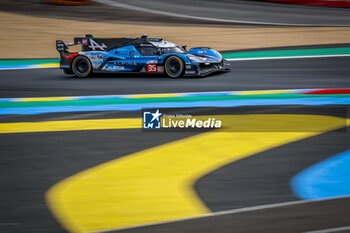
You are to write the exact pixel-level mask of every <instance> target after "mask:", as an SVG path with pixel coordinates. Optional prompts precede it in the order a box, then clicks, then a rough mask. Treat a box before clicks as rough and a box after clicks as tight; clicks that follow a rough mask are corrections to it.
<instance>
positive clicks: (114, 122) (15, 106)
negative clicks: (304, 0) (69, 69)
mask: <svg viewBox="0 0 350 233" xmlns="http://www.w3.org/2000/svg"><path fill="white" fill-rule="evenodd" d="M349 54H350V51H349V48H348V47H344V46H342V47H339V46H338V47H331V46H328V47H327V46H326V47H325V46H322V47H317V48H315V47H313V48H293V49H282V50H262V51H240V52H229V53H226V54H225V55H224V56H225V58H226V59H229V60H230V63H231V71H230V72H228V73H222V74H215V75H212V76H208V77H204V78H182V79H176V80H172V79H168V78H166V77H164V76H162V75H148V74H108V75H107V74H101V75H97V74H96V75H94V76H93V77H91V78H87V79H78V78H74V77H72V76H66V75H64V74H63V72H61V71H60V70H59V69H57V60H55V59H53V60H51V59H50V60H37V61H33V60H31V61H29V62H28V60H15V61H14V60H12V61H8V60H7V61H0V69H2V70H0V75H1V79H0V83H1V85H0V88H1V92H0V93H1V99H0V137H1V140H0V145H1V148H2V154H3V156H2V157H1V160H2V161H1V164H3V166H2V169H1V172H2V177H6V178H4V179H2V180H1V185H2V187H3V191H2V192H1V198H2V200H6V202H1V208H2V209H6V210H7V211H6V213H0V216H1V219H3V220H2V223H0V227H1V229H4V230H3V231H4V232H9V233H11V232H36V233H41V232H67V231H68V232H152V233H158V232H159V233H160V232H162V233H164V232H166V233H170V232H174V233H175V232H186V233H187V232H188V233H189V232H195V233H196V232H207V233H209V232H213V231H220V232H233V230H234V232H308V231H319V230H324V229H334V228H335V229H337V228H339V229H345V228H346V227H348V226H349V225H350V220H349V218H348V216H350V215H349V214H350V210H349V208H348V206H349V203H350V199H349V198H348V195H350V190H349V189H348V187H349V177H350V176H349V173H348V171H347V169H346V168H347V165H348V164H349V162H348V161H349V149H350V140H349V138H350V137H349V132H348V130H347V129H348V125H349V116H348V112H349V111H348V106H349V103H350V89H349V87H350V81H349V75H350V68H349V66H348V64H349V61H350V56H349ZM47 67H51V68H50V69H48V68H47ZM37 68H42V69H37ZM142 109H160V111H163V110H164V111H168V112H170V113H174V114H191V115H193V116H196V117H197V118H199V119H201V118H203V119H206V118H208V117H209V116H210V117H214V118H216V119H220V120H221V121H222V122H223V127H222V128H221V129H218V130H211V131H186V130H184V131H181V130H178V131H176V132H161V131H160V132H154V131H152V132H145V131H142V130H141V127H142V119H141V110H142ZM327 179H328V180H327ZM329 232H330V231H329Z"/></svg>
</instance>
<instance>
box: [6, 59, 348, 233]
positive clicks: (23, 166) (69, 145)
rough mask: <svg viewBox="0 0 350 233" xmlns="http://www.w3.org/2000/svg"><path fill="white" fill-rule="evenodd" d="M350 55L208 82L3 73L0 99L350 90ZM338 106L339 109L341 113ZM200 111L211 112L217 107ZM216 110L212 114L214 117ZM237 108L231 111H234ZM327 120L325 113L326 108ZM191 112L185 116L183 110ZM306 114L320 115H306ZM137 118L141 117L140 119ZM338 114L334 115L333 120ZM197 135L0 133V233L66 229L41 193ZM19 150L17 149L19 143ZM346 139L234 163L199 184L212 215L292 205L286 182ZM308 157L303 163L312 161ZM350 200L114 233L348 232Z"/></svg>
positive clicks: (259, 65)
mask: <svg viewBox="0 0 350 233" xmlns="http://www.w3.org/2000/svg"><path fill="white" fill-rule="evenodd" d="M349 61H350V60H349V58H348V57H342V58H307V59H286V60H265V61H236V62H231V64H232V71H231V72H228V73H222V74H217V75H213V76H209V77H205V78H183V79H177V80H173V79H169V78H166V77H164V76H162V75H156V76H154V75H148V74H144V75H139V74H136V75H135V74H131V75H120V74H112V75H96V76H94V77H91V78H87V79H77V78H73V77H71V76H66V75H64V74H63V73H62V72H61V70H59V69H33V70H12V71H0V75H1V79H0V88H1V89H0V93H1V94H0V96H1V97H2V98H10V97H43V96H76V95H100V94H103V95H107V94H114V95H115V94H135V93H169V92H190V91H193V92H195V91H224V90H230V91H233V90H258V89H291V88H322V87H324V88H343V87H349V84H350V81H349V75H350V67H349V66H348V64H349ZM340 107H342V106H340ZM204 111H207V112H212V111H214V110H213V109H205V110H204ZM217 111H218V110H215V113H220V111H219V112H217ZM230 111H232V110H230ZM303 111H304V110H300V108H299V107H297V106H296V107H287V108H286V107H282V106H281V107H274V108H271V109H270V108H269V107H266V108H264V107H259V108H244V107H243V108H237V109H236V110H235V111H234V112H233V114H245V113H261V114H264V113H272V114H274V113H288V114H290V113H292V114H293V113H298V114H299V113H300V112H303ZM321 112H323V113H322V114H325V113H324V111H321ZM187 113H188V112H187ZM304 113H308V114H321V113H320V111H319V110H317V109H316V110H312V109H311V110H308V112H305V111H304ZM135 114H136V115H135ZM138 114H139V113H135V112H118V111H111V112H84V113H53V114H41V115H11V116H2V117H1V118H0V121H1V122H25V121H43V120H44V121H50V120H69V119H99V118H119V117H135V116H137V117H138ZM334 114H335V115H337V113H329V115H334ZM196 134H198V132H184V133H180V132H177V133H166V134H165V133H148V134H147V137H145V133H142V132H140V130H137V129H125V130H90V131H88V132H87V131H72V132H44V133H19V134H2V135H0V138H1V139H0V147H1V150H2V153H3V154H6V156H1V162H0V166H1V169H0V173H1V176H0V177H2V178H1V180H0V182H1V187H2V188H1V189H2V191H1V192H0V198H1V200H6V202H5V201H2V202H0V208H1V209H2V210H6V211H2V212H1V213H0V219H1V224H0V229H1V232H6V233H12V232H33V233H34V232H35V233H44V232H65V230H64V229H63V228H62V227H61V226H60V225H59V224H58V223H57V222H56V221H55V219H54V218H53V217H52V215H51V214H50V212H49V210H48V209H47V206H46V204H45V201H44V193H45V192H46V191H47V190H48V188H50V187H51V186H52V185H54V184H55V183H57V182H58V181H60V180H62V179H64V178H67V177H69V176H72V175H73V174H76V173H77V172H79V171H83V170H85V169H88V168H91V167H93V166H96V165H98V164H101V163H103V162H107V161H110V160H112V159H116V158H118V157H122V156H125V155H128V154H130V153H133V152H136V151H141V150H144V149H147V148H151V147H154V146H157V145H161V144H164V143H167V142H171V141H174V140H178V139H182V138H186V137H190V136H193V135H196ZM19 145H20V146H19ZM349 146H350V144H349V133H348V132H346V131H344V130H336V131H333V132H328V133H325V134H321V135H318V136H314V137H311V138H307V139H304V140H301V141H296V142H293V143H290V144H287V145H283V146H280V147H277V148H273V149H271V150H268V151H265V152H262V153H260V154H256V155H254V156H252V157H248V158H246V159H242V160H240V161H238V162H235V163H232V164H228V165H226V166H224V167H222V168H220V169H218V170H216V171H214V172H212V173H210V174H207V175H206V176H204V177H202V178H201V179H200V180H198V182H197V183H196V184H195V189H196V191H197V193H198V195H199V196H200V197H201V199H202V200H203V201H204V203H206V205H207V206H208V207H209V208H210V209H211V210H212V211H213V212H215V211H222V210H231V209H237V208H244V207H251V206H257V205H265V204H272V203H279V202H286V201H296V200H298V198H297V197H296V196H294V195H293V193H292V191H291V189H290V187H289V185H288V181H289V180H290V178H291V177H292V176H293V175H295V174H296V173H298V172H299V171H300V170H302V169H304V168H306V167H308V166H310V165H312V164H314V163H316V162H318V161H321V160H323V159H325V158H328V157H330V156H332V155H334V154H337V153H340V152H342V151H344V150H346V149H347V148H349ZM306 155H307V156H306ZM349 205H350V201H349V198H343V199H335V200H325V201H319V202H310V203H301V204H293V205H288V206H281V207H273V208H266V209H260V210H251V211H247V212H237V213H227V214H222V215H217V216H208V217H205V218H198V219H190V220H186V221H180V222H174V223H167V224H161V225H154V226H146V227H140V228H136V229H129V230H122V231H118V232H135V233H136V232H144V233H145V232H152V233H158V232H159V233H160V232H162V233H163V232H165V233H172V232H174V233H175V232H185V233H187V232H195V233H197V232H208V233H209V232H214V231H219V232H222V233H226V232H266V233H268V232H305V231H311V230H320V229H327V228H335V227H342V226H348V225H350V220H349V217H348V216H349V215H350V212H349V211H350V209H349V208H348V207H349Z"/></svg>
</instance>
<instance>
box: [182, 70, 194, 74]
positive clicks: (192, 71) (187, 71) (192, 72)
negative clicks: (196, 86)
mask: <svg viewBox="0 0 350 233" xmlns="http://www.w3.org/2000/svg"><path fill="white" fill-rule="evenodd" d="M195 73H196V71H195V70H186V71H185V74H195Z"/></svg>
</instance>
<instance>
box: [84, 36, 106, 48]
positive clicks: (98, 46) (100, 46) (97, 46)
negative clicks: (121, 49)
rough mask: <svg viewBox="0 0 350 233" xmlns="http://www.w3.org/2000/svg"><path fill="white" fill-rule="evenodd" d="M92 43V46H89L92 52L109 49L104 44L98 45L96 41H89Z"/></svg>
mask: <svg viewBox="0 0 350 233" xmlns="http://www.w3.org/2000/svg"><path fill="white" fill-rule="evenodd" d="M89 41H90V45H89V46H88V47H89V48H90V49H91V50H96V49H99V50H105V49H106V48H107V46H106V45H105V44H104V43H102V44H98V43H97V42H96V41H94V40H93V39H89Z"/></svg>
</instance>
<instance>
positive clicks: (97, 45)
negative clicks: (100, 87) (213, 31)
mask: <svg viewBox="0 0 350 233" xmlns="http://www.w3.org/2000/svg"><path fill="white" fill-rule="evenodd" d="M79 44H80V45H81V50H82V51H81V52H69V51H68V47H69V46H73V45H79ZM56 48H57V51H58V52H59V53H60V56H61V61H60V68H61V69H63V71H64V72H65V73H66V74H74V75H75V76H77V77H81V78H83V77H87V76H89V75H90V74H91V73H98V72H148V73H165V74H167V75H168V76H169V77H171V78H179V77H182V76H184V75H185V76H205V75H208V74H210V73H213V72H218V71H227V70H229V69H228V66H229V63H228V62H227V61H226V60H225V59H223V58H222V56H221V54H220V53H219V52H218V51H216V50H215V49H212V48H202V47H200V48H192V49H190V50H189V51H187V50H186V46H182V47H179V46H177V45H175V44H173V43H171V42H167V41H164V40H163V39H162V38H148V37H147V35H143V36H142V37H140V38H95V37H93V36H92V35H86V36H85V37H76V38H74V42H73V43H69V44H65V43H64V42H63V41H61V40H57V41H56Z"/></svg>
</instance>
